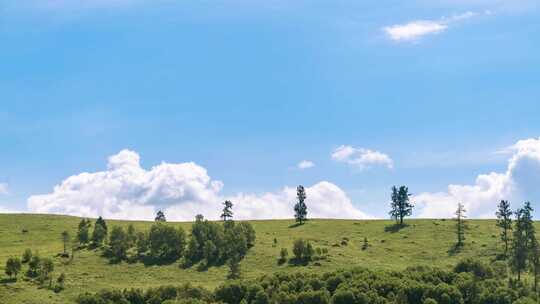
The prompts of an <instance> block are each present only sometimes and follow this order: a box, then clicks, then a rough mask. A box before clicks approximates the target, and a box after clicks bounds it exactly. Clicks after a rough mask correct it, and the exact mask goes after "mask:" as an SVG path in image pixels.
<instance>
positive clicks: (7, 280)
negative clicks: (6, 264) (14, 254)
mask: <svg viewBox="0 0 540 304" xmlns="http://www.w3.org/2000/svg"><path fill="white" fill-rule="evenodd" d="M15 282H17V278H3V279H0V284H10V283H15Z"/></svg>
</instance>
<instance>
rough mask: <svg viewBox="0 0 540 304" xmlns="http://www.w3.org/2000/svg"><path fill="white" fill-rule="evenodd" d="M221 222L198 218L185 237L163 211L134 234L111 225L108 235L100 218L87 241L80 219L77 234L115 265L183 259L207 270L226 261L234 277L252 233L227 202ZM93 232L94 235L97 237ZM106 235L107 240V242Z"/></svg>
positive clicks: (84, 222) (252, 239) (130, 228)
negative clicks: (148, 224)
mask: <svg viewBox="0 0 540 304" xmlns="http://www.w3.org/2000/svg"><path fill="white" fill-rule="evenodd" d="M224 204H225V208H224V211H223V212H224V216H222V218H223V219H224V221H223V222H222V223H217V222H210V221H208V220H205V219H204V217H203V216H202V215H197V217H196V219H195V222H194V223H193V225H192V227H191V234H190V236H189V237H188V236H187V235H186V233H185V232H184V230H183V229H182V228H181V227H178V228H175V227H173V226H171V225H167V224H166V221H165V214H164V213H163V212H162V211H159V212H158V215H157V216H156V223H155V224H153V225H152V226H151V228H150V230H149V231H136V230H135V227H134V226H133V225H129V226H128V228H127V229H124V228H123V227H120V226H114V227H112V229H111V230H110V232H109V229H108V228H107V224H106V222H105V220H103V219H102V218H101V217H100V218H98V220H96V223H95V224H94V232H93V233H92V237H91V238H88V237H87V236H88V235H89V229H90V228H91V223H90V221H89V220H87V219H83V220H81V222H80V223H79V228H78V232H77V236H78V241H79V243H80V244H81V245H86V244H87V243H90V244H92V246H103V251H104V254H105V256H107V257H109V258H111V260H113V261H115V262H119V261H123V260H128V261H137V260H140V261H143V262H148V263H170V262H175V261H177V260H179V259H183V261H184V264H185V265H187V266H190V265H193V264H195V263H200V264H199V266H200V267H203V268H206V267H208V266H212V265H219V264H224V263H227V262H229V264H230V266H231V268H235V269H234V271H232V272H233V273H234V274H233V275H232V276H233V277H236V276H237V275H238V273H239V265H238V263H239V262H240V260H241V259H242V258H243V257H244V256H245V255H246V253H247V252H248V250H249V248H251V247H253V246H254V245H255V238H256V236H255V230H254V229H253V227H252V226H251V224H250V223H247V222H235V221H233V220H232V216H233V213H232V203H231V202H230V201H226V202H225V203H224ZM96 231H98V232H97V234H96ZM107 236H108V239H107Z"/></svg>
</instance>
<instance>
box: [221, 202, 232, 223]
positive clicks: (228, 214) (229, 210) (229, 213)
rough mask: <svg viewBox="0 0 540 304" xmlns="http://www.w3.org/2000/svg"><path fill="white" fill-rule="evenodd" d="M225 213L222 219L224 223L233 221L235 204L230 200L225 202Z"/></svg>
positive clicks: (222, 214)
mask: <svg viewBox="0 0 540 304" xmlns="http://www.w3.org/2000/svg"><path fill="white" fill-rule="evenodd" d="M223 206H224V207H223V212H222V213H221V218H222V219H223V221H227V220H228V219H232V217H233V212H232V207H233V203H232V202H231V201H229V200H226V201H225V202H223Z"/></svg>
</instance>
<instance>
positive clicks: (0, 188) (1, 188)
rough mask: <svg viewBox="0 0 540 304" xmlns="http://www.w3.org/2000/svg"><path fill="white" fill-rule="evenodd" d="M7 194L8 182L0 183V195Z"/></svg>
mask: <svg viewBox="0 0 540 304" xmlns="http://www.w3.org/2000/svg"><path fill="white" fill-rule="evenodd" d="M3 194H9V190H8V184H6V183H0V195H3Z"/></svg>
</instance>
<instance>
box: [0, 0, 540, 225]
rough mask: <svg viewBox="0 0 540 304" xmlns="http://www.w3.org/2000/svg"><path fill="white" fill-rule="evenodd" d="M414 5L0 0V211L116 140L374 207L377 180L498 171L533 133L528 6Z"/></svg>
mask: <svg viewBox="0 0 540 304" xmlns="http://www.w3.org/2000/svg"><path fill="white" fill-rule="evenodd" d="M432 2H434V1H295V2H294V3H290V1H281V0H275V1H264V2H262V1H261V2H257V1H182V3H179V2H175V1H144V0H139V1H130V0H116V1H112V0H109V1H107V0H86V1H65V0H56V1H53V0H40V1H37V0H35V1H24V3H21V1H15V0H0V41H1V45H2V46H1V47H0V105H1V106H0V138H1V140H0V184H2V185H4V186H3V189H4V190H3V191H0V207H1V208H0V210H8V211H9V210H15V211H27V210H28V208H29V207H28V206H27V200H28V198H29V197H31V196H33V195H37V194H48V193H51V192H53V188H54V186H55V185H58V184H60V183H61V182H62V181H63V180H65V179H66V178H68V177H69V176H75V175H78V174H79V173H81V172H98V171H103V170H106V169H107V158H108V157H109V156H112V155H116V154H117V153H119V152H120V151H121V150H123V149H129V150H131V151H134V152H135V153H136V154H138V155H139V156H140V162H141V165H142V167H143V168H145V169H147V170H150V169H151V167H152V166H155V165H159V164H160V163H161V162H163V161H165V162H167V163H184V162H191V161H192V162H195V163H196V164H197V165H198V166H200V167H202V168H205V169H206V170H207V175H208V176H209V177H210V178H211V179H212V180H217V181H222V182H223V187H222V188H221V190H220V191H219V196H218V197H217V198H222V196H237V195H238V193H252V194H254V195H259V196H260V195H261V194H262V193H266V192H272V193H274V192H276V191H277V192H279V191H281V189H282V188H283V187H294V186H295V185H298V184H305V185H308V186H311V185H316V184H317V183H319V182H321V181H328V182H330V183H332V185H336V186H338V187H339V189H340V190H342V191H343V192H344V193H346V195H347V198H348V199H350V201H351V202H352V204H353V205H354V207H355V208H357V209H359V210H361V211H362V212H363V213H365V214H368V215H370V216H375V217H385V216H386V212H387V211H386V209H387V201H388V198H389V189H390V187H391V186H392V185H394V184H406V185H408V186H409V188H410V189H411V192H412V193H414V194H419V193H426V194H428V193H431V194H434V193H446V194H448V195H450V197H452V196H456V194H452V193H450V192H451V191H449V190H448V185H452V184H458V185H474V184H475V179H476V178H477V177H478V176H479V175H481V174H487V173H490V172H497V173H501V174H503V173H504V172H506V171H507V170H508V171H509V172H510V170H509V168H508V163H509V160H511V157H512V155H513V156H516V153H517V152H515V151H516V150H514V154H512V152H508V153H500V151H502V150H504V149H506V148H507V147H510V146H512V145H514V144H516V143H517V142H518V141H519V140H525V139H534V138H538V137H539V136H540V122H539V119H538V117H539V115H540V106H539V102H540V86H539V85H538V84H539V83H540V72H539V71H540V56H538V54H540V38H538V33H540V22H539V21H538V20H540V19H539V15H540V10H539V7H538V4H537V3H535V2H536V1H503V0H501V1H482V0H477V1H451V0H448V1H436V2H437V3H432ZM391 29H393V30H395V31H391ZM392 33H393V35H392ZM534 144H536V143H534ZM342 145H345V146H347V147H353V148H354V149H366V150H362V151H367V150H369V151H370V152H379V153H380V154H382V155H385V156H387V157H388V158H389V159H391V161H392V165H391V166H389V165H388V163H385V162H380V161H379V162H378V161H373V160H370V158H369V155H368V160H367V164H368V165H365V166H361V165H358V162H355V161H354V159H353V158H354V157H355V155H350V158H349V160H351V159H353V161H349V162H348V161H347V160H345V159H341V160H338V159H336V158H332V153H334V152H335V151H336V149H338V148H339V147H341V146H342ZM527 149H529V150H527V151H529V152H530V151H531V149H532V150H533V152H534V153H536V150H535V149H536V148H527ZM354 151H357V155H361V154H362V152H358V151H360V150H354ZM364 154H365V153H364ZM368 154H369V153H368ZM532 157H533V158H534V157H536V156H535V155H533V156H532ZM302 160H308V161H311V162H313V163H314V166H313V167H312V168H307V169H300V168H298V167H297V164H298V163H299V162H301V161H302ZM535 172H536V171H535ZM510 175H511V174H510ZM533 176H537V175H533ZM1 189H2V188H0V190H1ZM313 191H315V190H313ZM285 192H286V191H285ZM447 192H448V193H447ZM512 193H513V192H512ZM114 195H116V194H113V196H114ZM276 195H277V194H276ZM277 196H279V195H277ZM308 196H309V192H308ZM511 196H513V194H511ZM524 196H525V197H527V193H525V195H524ZM285 197H287V196H285ZM457 197H458V198H460V196H459V195H457ZM517 197H518V196H517V195H516V198H517ZM519 197H520V198H521V196H519ZM445 198H446V199H447V198H448V197H445ZM490 198H491V197H490ZM498 198H499V197H498V196H493V200H495V199H498ZM51 199H52V198H51ZM531 199H532V198H531ZM90 200H92V199H90ZM179 200H181V198H179ZM449 200H451V199H449ZM443 201H446V200H445V199H443ZM493 203H494V204H496V201H494V202H493ZM63 204H64V203H63ZM66 204H69V202H67V203H66ZM140 204H143V205H145V204H146V203H140ZM245 204H248V202H246V203H245ZM426 204H427V203H426ZM471 204H473V203H471ZM486 206H487V205H482V206H481V207H478V208H480V209H478V210H477V212H476V213H474V215H477V216H484V213H486V212H488V210H487V209H486V212H483V209H482V208H487V207H486ZM100 208H101V207H100ZM246 208H247V207H246ZM471 208H472V209H474V210H476V209H475V207H474V206H472V207H471ZM481 209H482V210H481ZM36 210H37V211H42V210H45V211H49V210H50V211H51V212H55V211H58V210H64V211H65V210H66V209H54V210H52V209H47V208H45V209H39V208H38V209H32V208H30V211H36ZM69 210H72V209H69ZM97 210H98V211H96V212H98V213H100V210H101V211H103V209H99V208H98V209H97ZM321 210H323V209H321ZM445 210H446V209H445ZM58 212H60V211H58ZM171 212H173V211H171ZM489 212H491V210H489ZM67 213H74V214H77V212H75V211H69V212H67ZM88 215H95V212H94V213H89V214H88ZM321 215H322V216H325V215H326V214H324V212H322V211H321ZM437 215H438V214H437ZM443 215H444V214H443ZM179 218H182V217H180V216H179Z"/></svg>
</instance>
